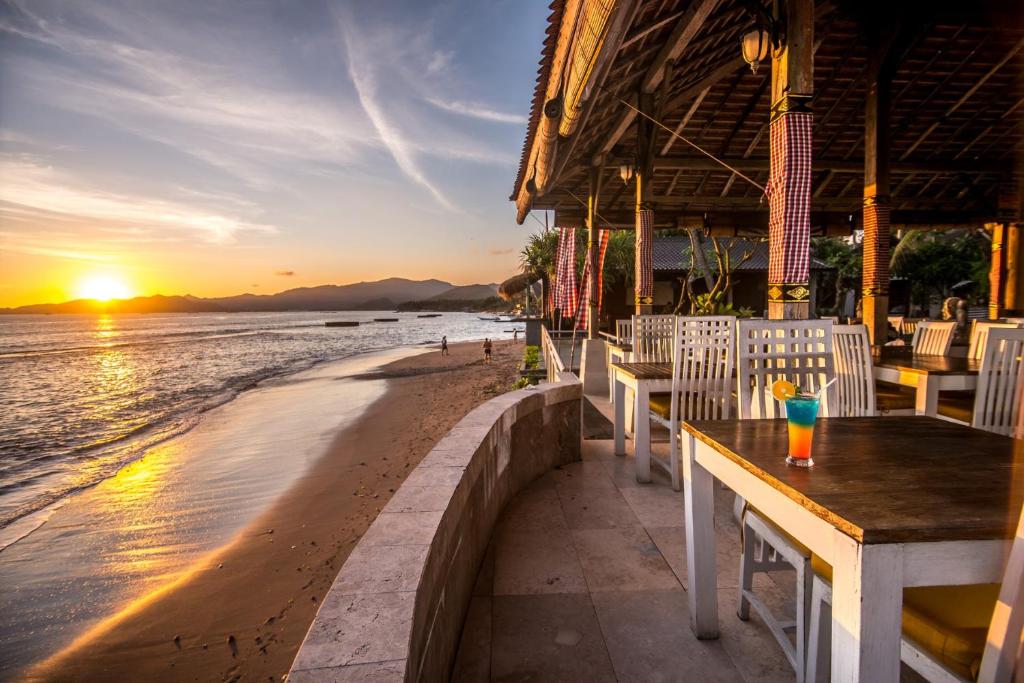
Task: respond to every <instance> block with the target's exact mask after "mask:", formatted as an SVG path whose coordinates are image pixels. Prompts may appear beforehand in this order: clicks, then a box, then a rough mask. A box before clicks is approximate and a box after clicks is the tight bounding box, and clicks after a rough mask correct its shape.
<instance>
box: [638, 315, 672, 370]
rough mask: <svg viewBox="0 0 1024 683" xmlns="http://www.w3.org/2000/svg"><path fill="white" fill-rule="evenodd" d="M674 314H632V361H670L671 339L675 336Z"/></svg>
mask: <svg viewBox="0 0 1024 683" xmlns="http://www.w3.org/2000/svg"><path fill="white" fill-rule="evenodd" d="M675 324H676V316H674V315H634V316H633V355H632V357H631V359H630V360H631V361H632V362H634V363H671V362H672V351H673V349H672V340H673V338H674V336H675V333H676V329H675Z"/></svg>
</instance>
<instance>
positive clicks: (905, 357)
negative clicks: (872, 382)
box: [873, 346, 981, 416]
mask: <svg viewBox="0 0 1024 683" xmlns="http://www.w3.org/2000/svg"><path fill="white" fill-rule="evenodd" d="M873 361H874V366H875V379H878V380H882V381H883V382H891V383H893V384H901V385H903V386H908V387H915V388H916V389H917V393H916V402H915V405H914V408H915V410H916V411H917V414H918V415H931V416H935V415H937V414H938V408H939V392H940V391H973V390H975V389H976V388H977V386H978V371H979V370H981V361H980V360H976V359H973V358H963V357H953V356H934V355H927V354H920V353H912V352H910V351H907V350H905V349H903V348H899V347H886V346H883V347H881V349H879V350H876V351H875V352H874V356H873Z"/></svg>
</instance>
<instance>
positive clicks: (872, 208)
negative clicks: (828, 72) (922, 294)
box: [861, 40, 892, 344]
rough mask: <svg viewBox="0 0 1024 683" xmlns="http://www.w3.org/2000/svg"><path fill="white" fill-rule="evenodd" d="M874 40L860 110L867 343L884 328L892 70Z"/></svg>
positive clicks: (877, 340) (883, 335) (878, 338)
mask: <svg viewBox="0 0 1024 683" xmlns="http://www.w3.org/2000/svg"><path fill="white" fill-rule="evenodd" d="M878 42H879V41H877V40H876V41H869V44H873V45H874V46H875V50H874V53H873V54H874V55H875V56H874V57H873V58H872V62H871V63H870V64H869V66H868V73H867V98H866V101H865V105H866V106H865V111H864V266H863V283H862V284H863V292H862V295H863V299H862V300H861V301H862V306H863V318H864V324H865V325H867V327H868V336H869V337H870V338H871V343H872V344H884V343H885V342H886V341H887V337H888V330H889V319H888V315H889V211H890V206H891V203H890V198H889V109H890V101H891V97H890V89H891V88H890V84H891V82H892V70H891V68H890V66H889V65H888V64H887V63H886V59H885V51H884V49H882V48H881V47H880V46H879V45H878Z"/></svg>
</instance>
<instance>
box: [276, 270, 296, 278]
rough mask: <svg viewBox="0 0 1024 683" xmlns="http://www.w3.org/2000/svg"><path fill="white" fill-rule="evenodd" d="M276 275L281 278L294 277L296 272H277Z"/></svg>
mask: <svg viewBox="0 0 1024 683" xmlns="http://www.w3.org/2000/svg"><path fill="white" fill-rule="evenodd" d="M274 275H280V276H281V277H292V276H293V275H295V271H294V270H275V271H274Z"/></svg>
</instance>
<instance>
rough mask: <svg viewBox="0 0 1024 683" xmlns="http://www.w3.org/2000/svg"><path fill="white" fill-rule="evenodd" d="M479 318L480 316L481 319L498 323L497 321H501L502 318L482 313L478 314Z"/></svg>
mask: <svg viewBox="0 0 1024 683" xmlns="http://www.w3.org/2000/svg"><path fill="white" fill-rule="evenodd" d="M477 318H479V319H480V320H486V321H487V322H489V323H496V322H499V321H500V320H501V318H499V317H498V316H494V317H484V316H482V315H478V316H477Z"/></svg>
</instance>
